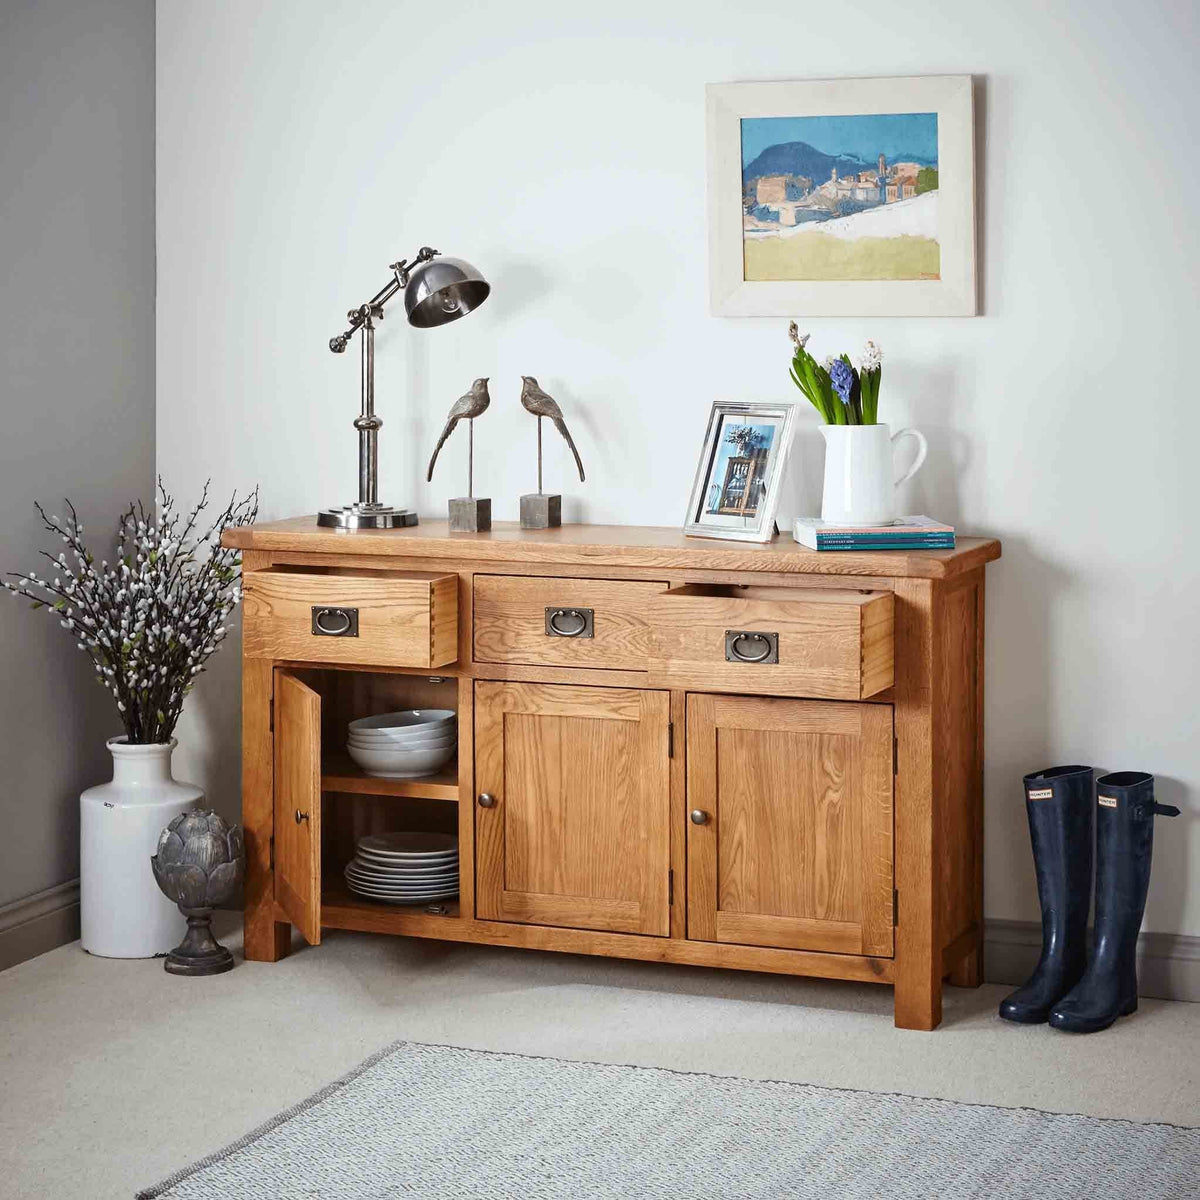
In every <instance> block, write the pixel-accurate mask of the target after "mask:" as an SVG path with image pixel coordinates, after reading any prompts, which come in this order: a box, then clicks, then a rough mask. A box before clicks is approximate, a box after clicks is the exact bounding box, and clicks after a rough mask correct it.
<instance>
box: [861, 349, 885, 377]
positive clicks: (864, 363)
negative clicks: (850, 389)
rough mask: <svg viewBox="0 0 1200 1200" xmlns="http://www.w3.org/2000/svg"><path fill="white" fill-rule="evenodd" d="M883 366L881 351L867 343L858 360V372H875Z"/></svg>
mask: <svg viewBox="0 0 1200 1200" xmlns="http://www.w3.org/2000/svg"><path fill="white" fill-rule="evenodd" d="M882 364H883V351H882V350H880V348H879V347H878V346H877V345H876V344H875V343H874V342H868V343H867V346H866V349H865V350H864V351H863V355H862V358H860V359H859V360H858V369H859V370H860V371H877V370H878V369H879V367H880V366H881V365H882Z"/></svg>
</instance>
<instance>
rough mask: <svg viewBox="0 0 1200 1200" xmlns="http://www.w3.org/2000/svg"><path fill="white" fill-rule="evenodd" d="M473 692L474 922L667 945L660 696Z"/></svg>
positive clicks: (546, 687)
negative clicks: (636, 937)
mask: <svg viewBox="0 0 1200 1200" xmlns="http://www.w3.org/2000/svg"><path fill="white" fill-rule="evenodd" d="M475 689H476V690H475V784H476V787H477V789H478V791H479V793H480V797H481V798H480V800H479V802H478V803H477V805H476V809H475V812H476V827H475V828H476V856H477V858H476V864H477V880H476V908H477V911H478V914H479V916H480V917H481V918H486V919H488V920H495V921H517V922H523V923H529V924H536V925H559V926H566V927H571V928H577V929H601V930H610V931H613V932H618V933H644V934H654V935H657V936H660V937H665V936H666V935H667V933H668V931H669V930H668V925H669V916H670V913H669V899H668V873H669V870H670V865H671V863H670V826H669V821H670V779H669V772H668V753H669V752H668V745H667V739H668V732H667V725H668V721H669V720H670V717H669V711H670V702H669V695H668V693H666V692H653V691H639V690H634V689H631V688H603V687H575V686H572V685H566V684H535V683H493V682H479V683H477V684H476V685H475Z"/></svg>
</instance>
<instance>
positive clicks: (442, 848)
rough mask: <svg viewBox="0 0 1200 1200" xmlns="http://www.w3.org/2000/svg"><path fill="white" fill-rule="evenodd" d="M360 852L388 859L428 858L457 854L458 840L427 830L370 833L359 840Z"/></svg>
mask: <svg viewBox="0 0 1200 1200" xmlns="http://www.w3.org/2000/svg"><path fill="white" fill-rule="evenodd" d="M358 848H359V850H364V851H366V852H367V853H368V854H381V855H385V856H386V857H388V858H393V857H400V858H413V857H417V858H428V857H430V856H431V855H439V856H440V855H443V854H457V853H458V838H457V837H456V836H455V835H454V834H452V833H430V832H428V831H425V830H411V831H407V830H406V831H403V832H401V831H396V832H392V833H369V834H367V836H366V837H361V838H359V839H358Z"/></svg>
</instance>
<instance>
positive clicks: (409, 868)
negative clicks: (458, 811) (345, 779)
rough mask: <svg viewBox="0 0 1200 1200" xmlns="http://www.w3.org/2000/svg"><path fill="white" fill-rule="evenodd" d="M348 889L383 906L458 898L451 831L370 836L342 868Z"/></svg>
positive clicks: (455, 850)
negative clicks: (343, 868)
mask: <svg viewBox="0 0 1200 1200" xmlns="http://www.w3.org/2000/svg"><path fill="white" fill-rule="evenodd" d="M346 883H347V885H348V886H349V888H350V890H351V891H352V892H354V893H356V894H357V895H359V896H365V897H367V899H369V900H379V901H381V902H383V903H384V904H428V903H430V902H431V901H433V900H447V899H449V898H450V897H451V896H457V895H458V838H456V837H455V836H454V835H453V834H451V833H375V834H371V835H370V836H369V837H365V838H360V839H359V842H358V854H357V855H356V856H355V857H354V858H353V859H352V860H351V862H350V863H349V864H348V865H347V867H346Z"/></svg>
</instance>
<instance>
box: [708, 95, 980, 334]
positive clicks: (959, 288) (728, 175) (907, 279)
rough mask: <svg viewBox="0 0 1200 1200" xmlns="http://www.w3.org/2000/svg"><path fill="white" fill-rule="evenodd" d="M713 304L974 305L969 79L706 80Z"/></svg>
mask: <svg viewBox="0 0 1200 1200" xmlns="http://www.w3.org/2000/svg"><path fill="white" fill-rule="evenodd" d="M707 126H708V129H707V136H708V168H707V169H708V221H709V228H708V234H709V297H710V310H711V312H712V314H713V315H714V316H726V317H754V316H758V317H765V316H792V317H821V316H839V317H849V316H871V317H880V316H882V317H890V316H923V317H932V316H975V315H976V313H977V311H978V307H977V296H976V262H975V256H976V233H975V221H976V214H975V119H974V100H973V87H972V77H971V76H970V75H931V76H915V77H894V78H873V79H820V80H799V81H793V82H773V83H718V84H709V85H708V87H707Z"/></svg>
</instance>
